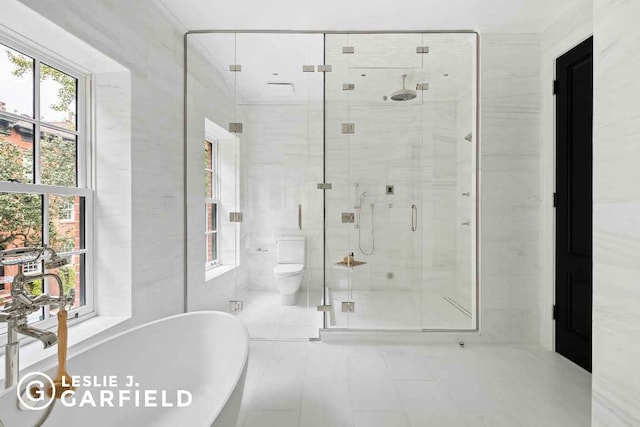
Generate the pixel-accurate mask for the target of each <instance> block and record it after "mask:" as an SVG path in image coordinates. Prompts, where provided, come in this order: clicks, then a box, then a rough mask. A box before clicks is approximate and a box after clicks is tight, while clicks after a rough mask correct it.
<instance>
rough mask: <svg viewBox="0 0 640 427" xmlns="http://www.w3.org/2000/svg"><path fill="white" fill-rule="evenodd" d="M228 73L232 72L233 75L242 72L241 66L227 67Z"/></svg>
mask: <svg viewBox="0 0 640 427" xmlns="http://www.w3.org/2000/svg"><path fill="white" fill-rule="evenodd" d="M229 71H231V72H234V73H235V72H239V71H242V65H240V64H232V65H229Z"/></svg>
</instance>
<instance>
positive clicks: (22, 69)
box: [0, 44, 34, 117]
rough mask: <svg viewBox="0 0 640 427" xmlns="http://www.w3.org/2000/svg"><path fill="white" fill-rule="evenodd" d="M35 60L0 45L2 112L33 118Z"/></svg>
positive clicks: (0, 108) (0, 110)
mask: <svg viewBox="0 0 640 427" xmlns="http://www.w3.org/2000/svg"><path fill="white" fill-rule="evenodd" d="M33 70H34V60H33V58H31V57H29V56H27V55H24V54H22V53H20V52H18V51H17V50H13V49H11V48H9V47H7V46H5V45H3V44H0V112H8V113H12V114H15V115H16V116H27V117H33Z"/></svg>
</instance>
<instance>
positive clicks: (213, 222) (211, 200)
mask: <svg viewBox="0 0 640 427" xmlns="http://www.w3.org/2000/svg"><path fill="white" fill-rule="evenodd" d="M219 166H220V159H219V155H218V142H217V141H215V142H211V141H205V142H204V174H205V218H206V219H205V223H206V229H205V240H206V253H207V259H206V263H205V267H206V268H211V267H215V266H217V265H219V264H220V260H219V253H220V251H219V241H220V239H218V237H219V233H218V232H219V228H218V224H219V221H218V210H219V209H218V207H219V204H220V176H219V174H218V171H219V170H220V167H219Z"/></svg>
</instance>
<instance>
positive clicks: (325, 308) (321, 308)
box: [317, 305, 331, 312]
mask: <svg viewBox="0 0 640 427" xmlns="http://www.w3.org/2000/svg"><path fill="white" fill-rule="evenodd" d="M317 310H318V311H322V312H325V311H331V305H319V306H317Z"/></svg>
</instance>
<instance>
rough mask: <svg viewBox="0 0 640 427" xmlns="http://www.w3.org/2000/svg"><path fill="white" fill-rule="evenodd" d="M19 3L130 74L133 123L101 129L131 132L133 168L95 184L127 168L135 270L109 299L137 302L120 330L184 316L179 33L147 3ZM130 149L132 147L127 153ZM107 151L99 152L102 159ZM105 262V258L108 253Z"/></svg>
mask: <svg viewBox="0 0 640 427" xmlns="http://www.w3.org/2000/svg"><path fill="white" fill-rule="evenodd" d="M22 3H24V4H25V5H27V6H28V7H30V8H32V9H33V10H35V11H36V12H38V13H40V14H42V15H43V16H45V17H46V18H47V19H49V20H51V21H52V22H53V23H55V24H57V25H59V26H61V27H62V28H64V29H65V30H67V31H68V32H69V33H70V34H71V35H73V36H75V37H77V38H79V39H80V40H82V41H84V42H85V43H86V44H88V45H90V46H92V47H94V48H95V49H97V50H99V51H101V52H102V53H103V54H106V55H108V56H109V57H110V58H112V59H113V60H115V61H117V62H118V63H120V64H122V65H123V66H124V67H125V68H127V69H128V70H129V72H130V90H131V103H130V112H131V113H130V117H129V118H128V120H127V118H126V117H125V118H123V120H124V122H123V123H119V124H118V123H113V122H106V121H103V122H102V123H101V124H100V126H104V125H107V124H109V125H112V126H113V132H112V136H114V135H123V134H124V130H129V129H130V132H131V139H130V153H127V152H123V156H122V159H120V160H121V161H124V162H127V159H128V158H130V165H127V164H123V165H118V164H117V161H118V159H117V158H114V157H110V161H111V162H113V164H112V167H111V168H109V167H106V165H102V166H101V170H100V172H99V178H100V182H99V183H98V185H100V183H101V182H107V181H108V182H112V183H113V182H117V181H118V179H119V178H118V177H117V175H118V174H121V173H128V168H129V167H130V174H131V178H130V181H129V179H127V178H126V177H124V178H123V179H121V180H120V181H121V182H122V194H121V195H120V198H121V199H122V212H121V214H122V218H121V220H123V221H124V222H128V215H127V212H126V211H127V206H128V204H129V202H128V200H126V199H123V198H127V197H128V195H129V194H130V201H131V202H130V203H131V216H130V218H131V219H130V223H129V225H128V226H125V228H124V230H122V232H124V233H126V232H127V231H126V230H127V229H128V227H130V236H131V243H130V245H129V246H128V247H125V248H123V252H122V253H124V254H126V253H128V251H130V256H128V257H127V259H126V260H125V262H130V263H131V279H130V280H131V283H132V285H131V287H132V289H131V295H128V294H126V293H124V294H122V295H110V296H109V299H110V300H111V301H117V298H118V297H119V298H121V303H122V304H123V305H124V306H127V305H128V303H127V301H129V300H131V301H132V310H131V311H132V315H133V317H132V319H131V320H130V321H128V322H125V323H123V324H121V325H120V328H121V329H124V328H127V327H131V326H133V325H135V324H139V323H143V322H146V321H149V320H153V319H157V318H160V317H164V316H167V315H170V314H175V313H179V312H181V311H182V308H183V285H182V283H183V281H184V277H183V273H184V268H183V255H184V251H183V242H184V240H183V237H182V236H183V215H182V211H183V208H182V206H183V192H182V164H181V163H182V160H181V159H182V128H181V126H179V125H178V124H179V123H181V122H182V85H181V84H180V82H181V81H182V37H181V34H180V32H179V31H178V30H176V29H175V28H174V27H173V25H172V24H171V23H170V22H169V21H168V20H167V19H166V18H165V17H164V16H163V15H162V14H161V13H159V12H158V11H157V10H156V9H155V8H153V7H150V6H149V5H148V4H146V3H140V2H135V3H133V2H115V3H114V2H112V1H101V0H98V1H92V2H83V1H66V2H41V1H33V0H24V1H22ZM25 25H28V24H25ZM97 83H98V85H100V84H108V80H107V79H106V78H105V79H98V82H97ZM98 94H100V92H98ZM105 108H107V109H108V106H105ZM103 111H105V112H106V111H107V110H103ZM103 117H106V116H104V115H103ZM113 117H115V116H112V118H113ZM129 126H130V127H129ZM103 129H104V127H103ZM108 141H109V139H108V138H105V139H104V140H100V139H99V140H97V141H96V144H97V145H98V147H99V145H100V144H101V143H104V144H108ZM126 147H127V144H125V145H124V148H123V149H126ZM105 148H106V146H103V147H102V152H104V149H105ZM100 152H101V149H100V148H98V153H100ZM105 160H106V159H105ZM123 171H125V172H123ZM110 174H111V175H112V177H110V176H109V175H110ZM129 182H130V193H129V191H128V188H127V187H128V185H129V184H128V183H129ZM114 195H117V193H114ZM98 199H99V200H100V197H99V198H98ZM105 203H106V199H105ZM109 203H110V205H111V206H113V207H115V206H117V205H118V204H117V203H116V202H115V201H114V200H113V199H112V200H111V201H110V202H109ZM105 212H106V211H105ZM108 214H109V217H102V218H101V220H102V221H103V222H104V221H106V220H107V219H109V218H111V219H112V218H113V215H114V213H113V211H111V212H108ZM99 219H100V218H99ZM114 231H115V230H114ZM120 232H121V231H120V230H118V233H120ZM116 243H117V242H113V244H114V245H115V244H116ZM98 245H100V242H98ZM114 250H115V247H114ZM98 251H100V247H99V246H98ZM101 255H105V256H106V252H104V251H103V252H101ZM98 260H99V261H100V254H99V257H98ZM103 267H104V268H107V266H103ZM108 268H110V269H112V270H113V271H117V270H118V268H119V263H112V264H108ZM103 301H104V299H103ZM112 332H113V331H111V332H109V333H112Z"/></svg>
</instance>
